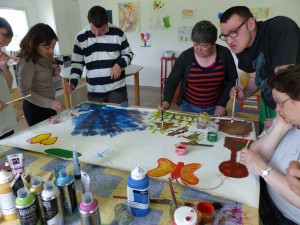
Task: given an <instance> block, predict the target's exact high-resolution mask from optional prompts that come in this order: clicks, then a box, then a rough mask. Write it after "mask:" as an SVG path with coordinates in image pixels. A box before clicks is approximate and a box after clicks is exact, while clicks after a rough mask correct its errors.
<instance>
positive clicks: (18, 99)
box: [5, 94, 31, 105]
mask: <svg viewBox="0 0 300 225" xmlns="http://www.w3.org/2000/svg"><path fill="white" fill-rule="evenodd" d="M30 96H31V94H28V95H26V96H24V97H21V98H17V99H15V100H12V101H9V102H6V103H5V104H7V105H8V104H10V103H13V102H16V101H20V100H22V99H24V98H28V97H30Z"/></svg>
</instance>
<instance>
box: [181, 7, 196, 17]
mask: <svg viewBox="0 0 300 225" xmlns="http://www.w3.org/2000/svg"><path fill="white" fill-rule="evenodd" d="M181 18H182V19H194V18H195V10H194V9H182V11H181Z"/></svg>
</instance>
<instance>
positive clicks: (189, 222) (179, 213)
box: [172, 206, 197, 225]
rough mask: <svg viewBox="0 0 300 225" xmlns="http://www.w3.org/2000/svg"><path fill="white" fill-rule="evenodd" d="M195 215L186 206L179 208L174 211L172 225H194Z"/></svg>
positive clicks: (194, 212) (193, 211)
mask: <svg viewBox="0 0 300 225" xmlns="http://www.w3.org/2000/svg"><path fill="white" fill-rule="evenodd" d="M196 224H197V213H196V211H195V209H193V208H191V207H188V206H181V207H179V208H177V209H176V210H175V213H174V221H173V224H172V225H196Z"/></svg>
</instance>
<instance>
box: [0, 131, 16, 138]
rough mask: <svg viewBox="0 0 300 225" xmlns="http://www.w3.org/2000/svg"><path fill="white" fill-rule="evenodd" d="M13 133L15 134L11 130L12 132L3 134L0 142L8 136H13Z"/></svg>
mask: <svg viewBox="0 0 300 225" xmlns="http://www.w3.org/2000/svg"><path fill="white" fill-rule="evenodd" d="M14 133H15V132H14V131H13V130H12V131H9V132H7V133H5V134H3V135H2V136H1V137H0V140H1V139H3V138H6V137H8V136H10V135H13V134H14Z"/></svg>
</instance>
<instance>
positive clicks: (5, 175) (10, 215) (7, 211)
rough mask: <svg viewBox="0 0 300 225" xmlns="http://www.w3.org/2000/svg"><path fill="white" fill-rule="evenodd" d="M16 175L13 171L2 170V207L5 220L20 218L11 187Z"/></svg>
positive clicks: (0, 178) (0, 183) (0, 207)
mask: <svg viewBox="0 0 300 225" xmlns="http://www.w3.org/2000/svg"><path fill="white" fill-rule="evenodd" d="M13 179H14V176H13V174H12V172H7V171H5V170H2V171H1V172H0V209H1V213H2V216H3V219H4V220H7V221H9V220H16V219H18V214H17V210H16V207H15V200H16V198H15V196H14V194H13V190H12V188H11V187H10V184H11V182H12V181H13Z"/></svg>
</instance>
